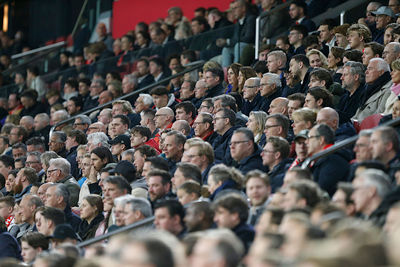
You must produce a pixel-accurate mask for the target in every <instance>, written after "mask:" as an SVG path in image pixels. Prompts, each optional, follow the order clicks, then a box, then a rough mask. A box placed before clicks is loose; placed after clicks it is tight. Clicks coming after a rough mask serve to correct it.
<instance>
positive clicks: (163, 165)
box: [144, 156, 169, 173]
mask: <svg viewBox="0 0 400 267" xmlns="http://www.w3.org/2000/svg"><path fill="white" fill-rule="evenodd" d="M144 161H145V162H146V161H148V162H150V163H151V167H152V169H158V170H163V171H166V172H168V173H169V166H168V162H167V160H166V159H165V158H162V157H156V156H154V157H147V158H146V159H145V160H144Z"/></svg>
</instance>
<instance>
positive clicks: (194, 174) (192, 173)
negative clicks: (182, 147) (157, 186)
mask: <svg viewBox="0 0 400 267" xmlns="http://www.w3.org/2000/svg"><path fill="white" fill-rule="evenodd" d="M176 169H177V170H178V169H179V170H180V171H181V173H182V175H183V176H184V177H185V178H186V179H191V180H194V181H196V182H198V183H201V179H202V178H201V170H200V168H199V167H198V166H197V165H194V164H192V163H188V162H179V163H178V164H177V168H176Z"/></svg>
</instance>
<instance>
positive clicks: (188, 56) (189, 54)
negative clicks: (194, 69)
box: [181, 17, 208, 62]
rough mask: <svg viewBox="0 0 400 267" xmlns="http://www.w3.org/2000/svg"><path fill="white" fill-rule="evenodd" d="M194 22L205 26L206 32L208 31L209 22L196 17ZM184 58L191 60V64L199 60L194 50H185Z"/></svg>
mask: <svg viewBox="0 0 400 267" xmlns="http://www.w3.org/2000/svg"><path fill="white" fill-rule="evenodd" d="M192 21H197V22H198V23H199V24H200V25H204V26H205V28H204V30H206V29H207V27H208V23H207V20H206V19H205V18H203V17H195V18H193V19H192ZM181 55H182V57H184V58H186V59H188V60H189V62H194V61H196V60H197V56H196V52H195V51H194V50H189V49H188V50H185V51H183V52H182V54H181Z"/></svg>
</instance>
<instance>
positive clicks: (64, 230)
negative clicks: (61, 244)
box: [50, 223, 80, 240]
mask: <svg viewBox="0 0 400 267" xmlns="http://www.w3.org/2000/svg"><path fill="white" fill-rule="evenodd" d="M50 238H54V239H60V240H64V239H67V238H72V239H75V240H80V238H79V237H78V235H77V234H76V233H75V231H74V230H73V229H72V227H71V225H69V224H66V223H65V224H59V225H57V226H56V228H55V229H54V233H53V235H52V236H50Z"/></svg>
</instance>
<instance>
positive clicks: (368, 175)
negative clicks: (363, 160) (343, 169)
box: [360, 169, 391, 198]
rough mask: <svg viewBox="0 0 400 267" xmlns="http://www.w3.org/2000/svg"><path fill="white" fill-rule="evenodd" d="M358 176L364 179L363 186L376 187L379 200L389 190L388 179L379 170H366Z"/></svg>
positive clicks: (389, 183)
mask: <svg viewBox="0 0 400 267" xmlns="http://www.w3.org/2000/svg"><path fill="white" fill-rule="evenodd" d="M360 176H361V177H362V178H363V179H364V185H369V186H374V187H376V191H377V194H378V196H379V197H381V198H384V197H385V196H386V194H387V193H388V192H389V191H390V190H391V182H390V177H389V176H388V175H387V174H386V173H385V172H383V171H381V170H375V169H367V170H365V171H363V172H362V173H361V174H360Z"/></svg>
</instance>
